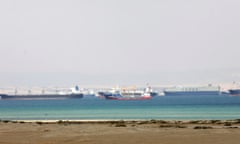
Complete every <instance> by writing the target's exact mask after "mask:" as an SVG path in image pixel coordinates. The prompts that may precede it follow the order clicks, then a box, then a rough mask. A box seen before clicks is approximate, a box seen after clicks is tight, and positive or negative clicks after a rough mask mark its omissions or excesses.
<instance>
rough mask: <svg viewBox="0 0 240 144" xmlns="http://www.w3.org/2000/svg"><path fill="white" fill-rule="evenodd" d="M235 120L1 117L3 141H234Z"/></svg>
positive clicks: (239, 128) (239, 126) (239, 124)
mask: <svg viewBox="0 0 240 144" xmlns="http://www.w3.org/2000/svg"><path fill="white" fill-rule="evenodd" d="M239 135H240V119H237V120H192V121H191V120H190V121H178V120H170V121H166V120H113V121H112V120H71V121H70V120H43V121H39V120H25V121H22V120H18V121H12V120H1V121H0V143H3V144H16V143H18V144H26V143H34V144H42V143H46V144H47V143H49V144H50V143H51V144H78V143H81V144H96V143H98V144H112V143H114V144H122V143H127V144H136V143H138V144H146V143H151V144H155V143H156V144H158V143H161V144H175V143H178V144H193V143H194V144H202V143H204V144H212V143H219V144H221V143H230V144H238V143H239V141H240V137H239Z"/></svg>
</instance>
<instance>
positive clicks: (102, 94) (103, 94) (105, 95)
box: [98, 92, 152, 100]
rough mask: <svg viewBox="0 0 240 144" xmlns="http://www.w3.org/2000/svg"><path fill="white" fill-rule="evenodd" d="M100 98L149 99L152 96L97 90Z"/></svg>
mask: <svg viewBox="0 0 240 144" xmlns="http://www.w3.org/2000/svg"><path fill="white" fill-rule="evenodd" d="M98 94H99V96H100V98H104V99H107V100H147V99H151V98H152V96H150V95H142V96H140V95H138V94H135V95H134V94H132V95H130V94H126V93H125V94H124V95H122V94H118V93H108V92H99V93H98Z"/></svg>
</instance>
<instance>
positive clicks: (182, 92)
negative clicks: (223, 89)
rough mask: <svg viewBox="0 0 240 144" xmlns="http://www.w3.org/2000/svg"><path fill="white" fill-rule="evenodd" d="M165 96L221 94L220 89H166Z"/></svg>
mask: <svg viewBox="0 0 240 144" xmlns="http://www.w3.org/2000/svg"><path fill="white" fill-rule="evenodd" d="M164 94H165V96H211V95H219V94H220V93H219V91H164Z"/></svg>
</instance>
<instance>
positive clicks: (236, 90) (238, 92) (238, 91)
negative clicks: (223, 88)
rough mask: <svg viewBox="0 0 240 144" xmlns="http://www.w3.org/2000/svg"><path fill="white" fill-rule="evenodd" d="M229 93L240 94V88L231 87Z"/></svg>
mask: <svg viewBox="0 0 240 144" xmlns="http://www.w3.org/2000/svg"><path fill="white" fill-rule="evenodd" d="M229 94H230V95H232V96H240V89H230V90H229Z"/></svg>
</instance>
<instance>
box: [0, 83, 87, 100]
mask: <svg viewBox="0 0 240 144" xmlns="http://www.w3.org/2000/svg"><path fill="white" fill-rule="evenodd" d="M68 98H83V93H81V92H80V90H79V88H78V86H76V87H75V88H71V89H70V90H69V91H61V92H58V93H42V94H0V99H1V100H44V99H68Z"/></svg>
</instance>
